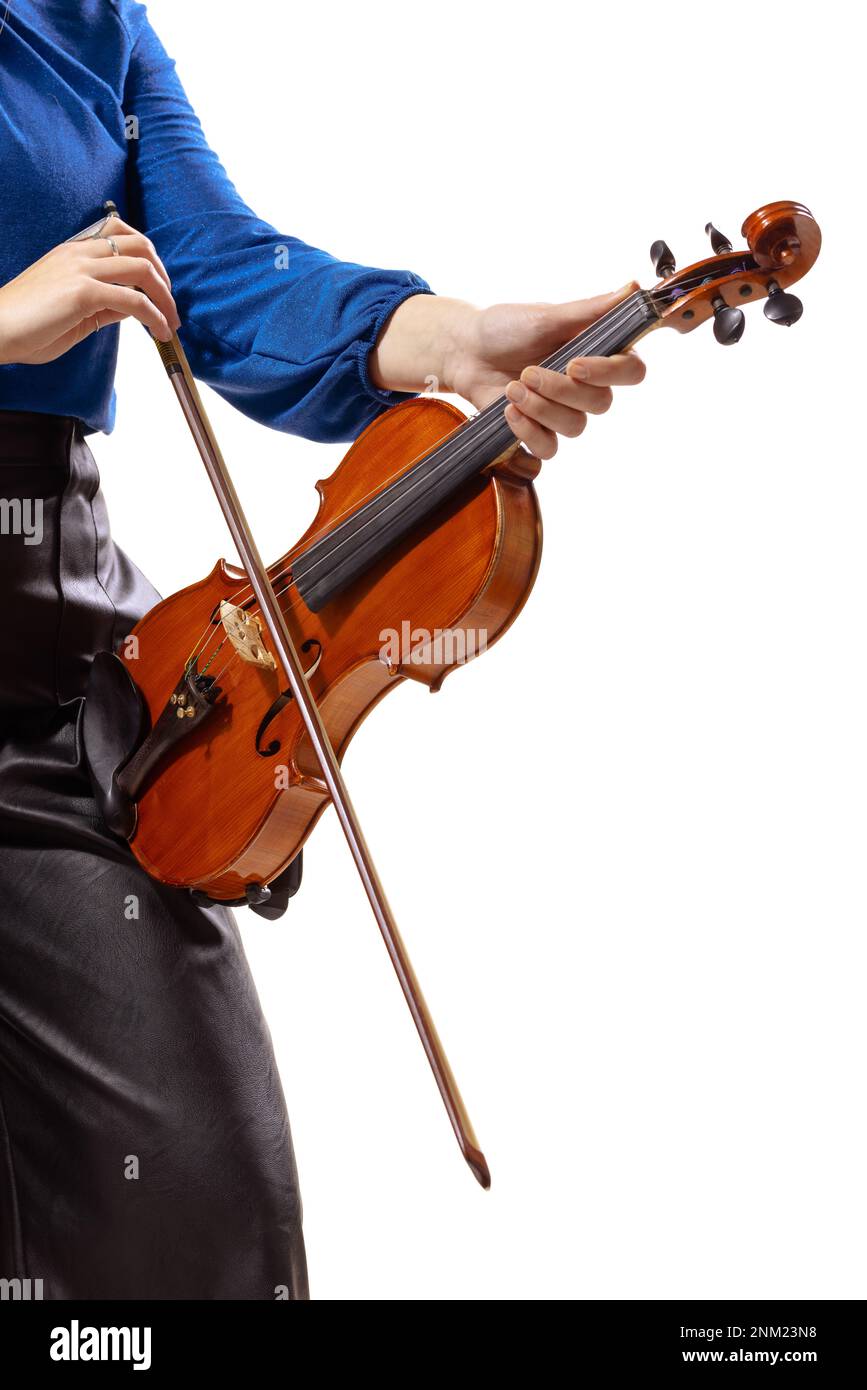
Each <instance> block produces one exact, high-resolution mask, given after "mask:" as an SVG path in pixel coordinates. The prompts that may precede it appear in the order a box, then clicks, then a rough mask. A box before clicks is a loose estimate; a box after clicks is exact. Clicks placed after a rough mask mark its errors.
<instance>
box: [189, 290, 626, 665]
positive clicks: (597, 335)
mask: <svg viewBox="0 0 867 1390" xmlns="http://www.w3.org/2000/svg"><path fill="white" fill-rule="evenodd" d="M639 293H643V292H639ZM638 307H639V300H638V297H637V295H632V296H630V298H629V300H626V301H624V304H623V305H618V306H617V308H616V309H615V310H613V311H612V312H611V314H610V315H606V316H605V317H604V318H603V319H600V320H598V322H597V323H596V324H594V325H591V328H590V329H588V330H585V332H584V333H583V334H580V335H579V337H583V338H585V339H586V342H585V344H584V349H585V350H584V355H585V356H592V348H594V347H596V346H598V345H600V344H601V343H602V342H604V340H605V338H606V337H607V336H608V335H609V334H610V333H612V332H614V331H615V329H619V328H622V327H623V326H625V324H626V323H627V322H628V320H629V319H630V318H631V317H633V316H634V314H635V311H636V309H637V308H638ZM599 330H602V331H599ZM588 335H589V336H588ZM576 341H577V339H573V340H571V342H570V343H567V344H565V345H564V347H563V348H560V349H559V350H558V351H557V352H556V353H554V354H552V355H551V357H549V358H547V359H546V362H547V363H548V364H549V367H553V363H554V362H555V360H556V359H558V358H559V359H560V360H561V361H563V362H564V363H565V362H568V361H570V360H571V358H572V357H573V356H574V355H575V354H574V351H573V350H572V349H573V344H574V343H575V342H576ZM506 403H507V399H506V398H505V397H503V396H500V397H499V398H497V400H495V401H492V402H491V403H490V404H489V405H488V406H486V407H485V409H484V411H481V412H479V414H477V415H475V416H473V417H472V419H471V421H467V422H465V423H466V424H467V425H468V424H470V423H472V424H475V423H476V422H477V421H478V419H479V418H480V416H481V415H485V416H486V419H485V422H484V427H483V428H482V429H481V430H476V431H474V432H473V437H472V439H471V441H470V445H469V448H466V447H465V448H463V449H459V450H458V451H456V452H455V454H454V455H453V456H452V457H451V458H450V460H449V462H450V463H451V464H454V463H455V461H459V460H460V459H462V458H463V457H465V456H466V455H467V454H468V453H469V452H470V450H474V449H477V448H478V447H479V446H480V445H481V444H482V443H483V442H484V440H485V439H487V438H490V436H491V435H492V434H493V433H494V431H495V430H496V428H497V427H498V426H499V425H500V423H501V421H502V411H503V407H504V405H505V404H506ZM491 426H493V428H491ZM464 428H465V425H464V424H461V425H459V426H458V427H457V429H456V430H455V431H453V434H457V433H459V432H460V431H462V430H463V429H464ZM448 439H449V436H446V439H445V440H441V441H440V442H439V444H438V445H435V446H434V449H438V448H440V447H442V446H443V444H445V443H447V442H448ZM431 452H432V451H431V450H430V449H428V450H425V451H424V452H423V453H421V454H420V455H419V456H418V458H417V459H416V460H413V462H412V463H411V464H409V465H408V466H407V465H405V466H404V467H403V468H402V469H400V470H398V471H397V472H396V473H395V474H394V475H393V477H394V478H399V477H400V476H402V475H404V474H406V473H408V472H409V471H410V469H411V468H412V467H414V466H415V464H416V463H417V462H422V461H423V460H424V458H425V457H426V456H427V455H428V454H429V453H431ZM429 477H430V474H429V473H425V474H424V475H423V477H422V479H421V480H420V481H427V480H428V479H429ZM391 481H392V479H391V478H389V479H387V480H386V482H385V484H381V485H380V487H378V488H377V489H376V490H374V491H373V492H372V493H370V494H368V496H367V497H365V498H363V499H362V501H361V502H360V503H355V504H354V505H353V506H352V507H349V508H347V509H346V510H345V512H344V513H342V514H341V515H340V516H338V517H337V518H333V519H332V520H331V521H330V522H329V523H328V524H327V525H326V526H324V527H323V528H322V530H321V532H320V533H319V536H325V535H328V534H329V533H330V532H331V531H332V530H333V529H334V528H335V526H336V525H337V524H339V522H340V520H341V519H342V518H343V517H344V516H351V515H352V514H353V513H354V512H356V511H357V510H359V509H360V507H362V506H363V505H364V503H365V502H366V501H367V500H369V499H370V498H372V497H375V496H377V495H379V493H381V491H382V490H383V489H384V488H385V487H387V486H388V484H389V483H390V482H391ZM317 538H318V536H316V535H314V536H312V537H310V538H309V543H310V544H312V543H314V541H315V540H316V539H317ZM284 559H285V557H284ZM282 564H283V561H282V560H281V561H278V562H277V564H276V565H275V566H273V568H275V569H279V568H280V567H281V565H282ZM292 587H293V581H291V580H290V581H289V582H288V583H287V584H285V585H284V586H283V588H281V589H278V590H277V591H276V592H275V597H276V598H277V599H278V600H279V599H280V598H281V597H282V596H283V595H284V594H286V593H288V592H289V591H290V590H291V588H292ZM249 594H252V589H251V587H250V586H249V584H248V585H247V586H245V587H243V588H241V589H239V590H237V591H236V593H235V594H233V595H232V596H231V597H230V598H229V599H228V600H227V602H229V603H234V604H236V605H237V603H238V602H239V601H240V600H241V599H242V598H244V597H245V595H249ZM302 606H304V605H303V600H302V599H301V598H300V596H299V597H298V598H297V599H296V600H293V601H292V602H291V603H289V604H288V605H287V607H286V608H284V609H283V610H282V611H283V613H284V616H286V617H288V616H289V614H290V613H292V612H293V611H295V610H296V609H299V608H300V607H302ZM258 612H259V607H258V604H257V605H255V606H254V607H253V608H252V609H251V610H249V616H250V617H256V616H257V615H258ZM214 626H215V622H214V619H213V618H212V619H211V620H210V621H209V623H208V625H207V626H206V628H205V630H204V632H203V634H202V636H201V637H200V639H199V641H198V643H197V644H196V645H195V647H194V648H193V650H192V652H191V653H190V656H189V657H188V661H187V665H188V666H189V665H190V664H191V663H192V662H193V661H194V659H195V658H196V656H198V655H199V653H200V652H201V650H202V648H203V647H204V646H205V645H206V643H207V639H208V636H209V635H210V632H211V630H212V628H213V627H214ZM225 640H226V639H225V637H223V639H222V641H221V642H220V643H219V645H218V646H217V648H216V650H215V651H213V652H212V654H211V656H210V657H209V659H208V662H207V664H206V666H205V667H204V668H203V671H202V672H201V673H200V674H204V672H205V671H206V670H207V669H208V666H210V665H211V663H212V662H213V660H214V658H215V656H216V655H217V653H218V652H219V650H220V649H221V647H222V646H223V645H224V643H225ZM237 655H238V652H237V650H235V649H233V653H232V655H231V656H230V657H229V660H228V661H227V662H226V663H225V665H224V666H223V667H222V668H221V670H220V672H219V673H218V674H217V676H216V677H214V682H213V683H214V684H215V685H216V684H218V683H219V681H220V679H221V678H222V677H223V676H224V675H225V673H226V671H227V670H228V668H229V667H230V666H232V665H233V663H234V658H235V657H236V656H237Z"/></svg>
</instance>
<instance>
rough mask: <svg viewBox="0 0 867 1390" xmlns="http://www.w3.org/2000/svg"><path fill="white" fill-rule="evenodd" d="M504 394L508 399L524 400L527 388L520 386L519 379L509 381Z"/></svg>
mask: <svg viewBox="0 0 867 1390" xmlns="http://www.w3.org/2000/svg"><path fill="white" fill-rule="evenodd" d="M506 395H507V396H508V397H509V400H510V401H515V402H516V403H517V402H519V401H524V400H526V399H527V388H526V386H522V385H521V383H520V381H510V382H509V384H508V386H507V387H506Z"/></svg>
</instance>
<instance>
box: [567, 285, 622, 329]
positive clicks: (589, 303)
mask: <svg viewBox="0 0 867 1390" xmlns="http://www.w3.org/2000/svg"><path fill="white" fill-rule="evenodd" d="M638 289H640V285H639V284H638V281H637V280H629V281H627V283H626V284H625V285H622V286H621V288H620V289H619V290H610V291H609V293H608V294H597V295H594V296H593V298H592V299H573V300H570V301H569V302H567V303H566V304H554V305H552V306H551V307H552V309H553V310H554V314H555V317H556V320H557V326H558V327H562V328H563V329H565V330H567V331H568V330H569V329H579V330H580V329H582V328H586V327H587V325H588V324H591V323H595V322H596V320H597V319H601V317H602V315H603V314H607V313H608V312H609V311H610V310H611V309H613V308H614V307H615V306H616V305H617V304H620V303H621V302H622V301H623V300H624V299H628V298H629V296H630V295H631V294H635V292H636V290H638Z"/></svg>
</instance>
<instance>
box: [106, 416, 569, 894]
mask: <svg viewBox="0 0 867 1390" xmlns="http://www.w3.org/2000/svg"><path fill="white" fill-rule="evenodd" d="M465 420H466V416H465V415H464V413H463V412H462V411H461V410H459V409H458V408H457V407H456V406H454V405H452V404H450V403H448V402H446V401H443V400H439V399H436V398H434V397H420V398H418V399H416V400H410V401H405V402H403V403H401V404H400V405H397V406H395V407H393V408H392V409H390V410H388V411H386V412H385V413H384V414H382V415H381V416H379V417H378V418H377V419H376V420H375V421H374V422H373V423H372V424H371V425H370V426H369V427H368V428H367V429H366V430H365V431H364V433H363V434H361V435H360V436H359V438H358V439H357V440H356V441H355V443H354V444H353V445H352V447H351V448H350V450H349V451H348V453H347V454H346V456H345V458H344V459H343V461H342V462H341V464H340V465H339V467H338V468H337V470H336V471H335V472H334V473H333V474H332V475H331V477H330V478H328V479H327V480H326V481H325V482H320V483H318V484H317V490H318V492H319V495H320V506H319V510H318V513H317V515H316V517H315V519H314V521H313V523H312V525H311V526H310V528H309V529H308V531H307V532H306V533H305V535H304V536H302V537H301V538H300V539H299V541H298V543H297V545H296V546H295V547H293V549H292V550H291V551H289V552H288V553H287V555H285V556H284V557H283V558H282V559H281V560H280V561H279V562H278V564H277V565H275V566H273V567H272V568H271V570H270V571H269V573H270V575H271V577H272V581H273V582H274V584H275V588H278V590H279V592H280V593H281V598H280V603H281V607H282V608H283V609H284V612H285V613H286V617H287V622H288V626H289V630H290V633H291V635H292V638H293V640H294V642H295V645H296V649H297V650H298V651H299V653H300V654H301V656H302V660H303V661H304V664H305V667H306V668H307V670H308V681H309V685H310V690H311V692H312V694H313V697H314V699H315V700H316V703H317V704H318V706H319V709H320V711H321V713H322V716H323V718H324V721H325V725H326V728H327V730H328V733H329V735H330V737H331V740H332V743H333V745H334V748H335V750H336V752H337V754H338V756H339V757H342V755H343V753H344V752H345V750H346V747H347V745H348V743H349V740H350V739H351V737H352V735H353V734H354V732H355V730H356V729H357V728H358V726H359V725H360V724H361V722H362V721H363V719H364V717H365V716H366V715H367V714H368V713H369V711H370V710H371V709H372V708H373V706H374V705H375V704H376V703H377V702H378V701H379V700H380V699H381V698H382V697H383V696H384V695H385V694H387V692H388V691H389V690H391V689H393V688H394V687H395V686H396V685H398V684H400V683H402V682H403V681H404V680H405V679H408V678H409V679H414V680H418V681H421V682H422V683H424V684H425V685H427V686H428V687H429V688H430V689H431V690H438V689H439V687H440V685H441V684H442V682H443V680H444V679H445V677H446V675H448V674H449V672H450V671H451V670H454V669H455V666H457V665H460V664H463V663H464V661H465V660H467V659H469V658H471V657H473V656H474V655H478V654H481V652H482V651H484V650H485V649H486V647H488V646H490V645H491V644H492V643H493V642H494V641H496V640H497V639H498V638H499V637H500V636H501V635H502V633H503V632H504V631H505V630H506V628H507V627H508V626H509V624H510V623H511V622H512V620H513V619H514V618H515V616H516V615H517V614H518V612H519V611H520V609H521V607H522V606H523V604H524V602H525V600H526V598H527V596H528V594H529V593H530V590H531V588H532V586H533V582H534V580H535V577H536V573H537V570H538V566H539V559H540V555H541V546H542V525H541V516H540V511H539V506H538V501H537V496H536V492H535V488H534V486H533V481H532V480H533V476H534V474H535V472H537V471H538V465H537V464H536V463H535V460H530V459H529V458H528V457H527V456H526V455H524V454H522V453H518V452H517V451H515V450H512V451H510V452H509V453H508V454H507V455H504V457H503V459H502V460H500V461H499V462H498V463H496V464H494V466H493V467H492V468H491V469H489V470H487V471H485V472H484V473H481V474H479V475H478V476H476V477H475V478H473V479H471V480H469V481H468V482H467V483H465V484H464V485H462V486H461V488H460V490H459V491H458V492H457V493H456V494H455V495H454V496H452V497H451V498H450V499H449V500H448V501H447V502H446V503H445V504H444V505H443V506H442V507H441V508H439V509H438V510H437V511H436V512H435V513H434V514H433V515H432V516H429V517H428V518H426V520H425V521H424V523H423V524H422V525H420V526H418V527H416V528H415V529H414V530H413V532H412V533H411V534H410V535H408V536H406V537H405V538H404V539H403V540H402V541H401V542H400V544H399V545H398V546H397V547H396V548H394V549H392V551H391V552H390V553H389V554H388V555H387V556H386V557H384V558H383V559H382V560H380V561H379V562H378V563H376V564H374V565H373V567H372V568H370V569H369V570H368V571H367V573H365V574H364V575H363V576H361V577H360V578H359V579H357V580H355V581H354V582H353V583H352V584H351V585H350V586H349V587H348V588H347V589H346V590H345V591H344V592H343V593H341V594H339V595H338V596H337V597H336V598H334V599H333V600H332V601H331V602H329V603H327V604H326V605H325V606H324V607H323V608H322V609H321V611H319V612H312V611H311V610H310V609H309V608H308V607H307V606H306V604H305V603H304V602H303V600H302V599H301V597H300V595H299V593H298V592H297V589H296V588H295V586H294V585H293V584H288V586H287V583H285V582H281V583H280V584H279V585H278V582H277V577H278V576H282V575H283V573H284V572H285V571H290V570H291V564H292V558H293V555H296V554H298V553H299V552H300V551H301V550H302V549H303V548H304V546H305V544H307V543H308V542H309V540H310V538H311V537H312V536H314V535H320V534H322V533H323V532H324V531H327V530H328V529H329V528H330V527H332V526H333V525H334V524H335V523H336V522H337V521H338V520H339V519H340V518H341V517H344V516H346V515H347V514H348V513H350V512H351V511H352V510H353V508H355V507H357V506H359V505H360V504H361V503H362V502H363V501H364V500H365V499H368V498H370V497H371V496H372V495H375V494H376V493H377V492H378V491H379V490H380V489H381V488H382V487H383V486H384V485H385V483H386V482H387V481H388V482H391V481H393V480H394V479H395V478H396V477H398V476H399V475H400V474H401V473H402V472H403V471H404V470H407V469H409V468H410V467H411V466H412V464H413V463H414V462H415V461H417V460H418V458H419V457H420V456H422V455H424V454H425V453H427V452H428V451H429V450H430V449H431V448H432V447H433V446H435V445H437V444H438V443H439V442H440V441H441V440H442V439H443V438H445V437H446V436H448V435H450V434H451V433H452V432H453V431H454V430H455V429H456V427H457V426H459V425H461V424H463V423H464V422H465ZM244 583H245V575H244V573H243V572H242V571H240V570H238V569H235V568H234V567H233V566H231V565H229V564H227V563H226V562H225V561H219V562H218V563H217V565H216V566H215V568H214V569H213V570H212V572H211V573H210V574H209V575H208V576H207V578H205V579H203V580H202V581H201V582H200V583H198V584H194V585H192V586H191V587H189V588H187V589H183V590H181V591H180V592H179V593H176V594H174V595H173V596H172V597H171V598H168V599H166V600H164V601H163V602H162V603H159V604H157V606H156V607H155V608H153V609H152V610H151V611H150V612H149V613H148V614H147V615H146V616H145V617H144V618H143V619H142V620H141V622H140V623H138V624H137V626H136V627H135V628H134V629H133V632H132V634H131V637H132V638H134V639H135V641H130V640H129V639H127V641H126V642H125V643H124V648H123V651H122V652H121V654H120V655H121V658H122V660H123V661H124V662H125V664H126V666H127V669H128V672H129V674H130V676H131V677H132V679H133V680H134V682H135V684H136V685H137V687H138V689H139V691H140V693H141V695H142V696H143V699H144V702H145V704H146V706H147V711H148V714H149V716H150V721H151V725H152V726H154V725H155V724H156V722H157V721H158V719H159V718H160V715H161V714H162V713H163V711H164V709H165V707H166V702H167V699H168V698H169V695H170V692H172V691H173V690H174V689H175V687H176V686H177V682H178V675H179V672H181V671H182V670H183V669H184V665H185V663H186V662H187V660H188V657H189V653H190V645H191V642H194V641H195V640H196V639H197V638H198V636H199V634H200V633H201V631H202V629H203V628H208V627H210V628H211V629H212V632H209V633H208V640H207V642H206V643H205V645H204V646H203V649H202V650H203V656H206V657H208V658H209V659H210V657H211V654H212V652H213V651H215V650H216V649H217V647H218V644H219V643H220V641H221V639H223V638H224V637H225V632H224V630H223V627H222V624H221V623H220V620H219V617H218V616H217V614H218V610H219V605H220V603H221V601H223V600H225V601H227V602H229V603H233V602H234V603H237V602H238V598H237V595H238V594H239V591H243V590H244ZM246 592H249V590H247V591H246ZM264 641H265V643H266V644H267V636H266V637H265V638H264ZM227 647H228V643H224V645H223V646H222V649H221V650H220V653H219V655H218V656H217V657H216V658H215V659H214V660H213V666H212V670H215V671H221V674H219V676H218V680H219V686H220V689H221V692H222V693H221V698H220V699H219V700H218V701H217V702H216V704H215V707H214V711H213V714H212V715H211V716H210V717H209V718H208V720H207V721H206V722H205V723H203V724H202V725H201V727H196V728H194V729H193V730H192V731H191V732H190V733H189V734H187V735H186V736H185V737H184V738H183V739H182V740H181V741H180V742H178V743H177V744H176V745H175V746H174V747H173V748H172V749H171V751H170V752H169V753H168V754H167V756H166V757H165V758H164V759H163V760H162V761H161V763H160V765H159V767H158V769H157V770H156V771H155V773H154V775H153V776H152V777H150V778H149V779H148V780H146V781H145V784H144V786H143V789H142V790H141V791H140V793H139V795H138V798H137V809H138V816H137V823H136V827H135V831H134V834H133V835H132V837H131V840H130V845H131V848H132V850H133V853H134V854H135V856H136V858H137V859H138V860H139V862H140V863H141V864H142V865H143V867H144V868H145V869H146V870H147V871H148V873H150V874H151V875H152V876H153V877H155V878H157V879H159V880H161V881H162V882H164V883H169V884H173V885H177V886H182V887H194V888H197V889H199V890H202V891H204V892H206V893H207V894H208V895H209V896H210V897H212V898H214V899H218V900H220V901H231V900H233V899H237V898H240V897H243V895H244V891H245V888H247V886H248V885H253V884H268V883H269V882H271V881H273V880H274V878H276V877H277V875H279V874H280V873H281V872H282V871H283V869H285V868H286V867H287V866H288V864H289V863H290V862H291V861H292V859H293V858H294V857H295V855H296V854H297V853H298V850H299V849H300V848H301V846H302V845H303V844H304V841H305V840H306V838H307V836H308V835H309V834H310V832H311V830H312V829H313V827H314V825H315V823H316V821H317V819H318V817H319V815H320V814H321V812H322V811H323V810H324V809H325V807H326V805H327V804H328V802H329V794H328V790H327V788H326V785H325V783H324V781H323V780H322V775H321V771H320V769H319V767H318V764H317V761H316V758H315V756H314V754H313V750H312V747H311V745H310V742H309V739H308V737H307V735H306V733H305V731H304V726H303V723H302V720H301V717H300V715H299V712H298V708H297V705H296V703H295V701H294V700H292V699H287V700H286V701H285V703H283V705H282V708H281V707H278V708H276V711H275V702H276V704H277V705H278V706H279V701H280V696H281V694H282V692H283V688H284V686H285V682H284V680H283V677H282V675H281V673H280V669H279V667H272V668H271V669H268V668H266V667H263V666H262V665H257V664H252V663H250V662H248V661H244V660H242V659H241V658H240V657H239V656H238V655H237V654H232V649H231V647H228V651H227ZM308 663H309V664H308ZM200 669H202V668H201V666H200ZM269 712H271V714H270V717H268V716H269Z"/></svg>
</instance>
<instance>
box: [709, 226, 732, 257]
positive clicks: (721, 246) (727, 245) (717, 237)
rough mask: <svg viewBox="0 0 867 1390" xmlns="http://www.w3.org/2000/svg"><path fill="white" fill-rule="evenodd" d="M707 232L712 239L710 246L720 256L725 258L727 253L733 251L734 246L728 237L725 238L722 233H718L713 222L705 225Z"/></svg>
mask: <svg viewBox="0 0 867 1390" xmlns="http://www.w3.org/2000/svg"><path fill="white" fill-rule="evenodd" d="M705 231H706V232H707V234H708V236H709V237H710V244H711V246H712V247H713V249H714V251H715V253H716V254H717V255H718V256H723V255H725V253H726V251H731V249H732V244H731V242H730V241H729V239H728V237H727V236H723V234H722V232H720V231H718V230H717V228H716V227H715V226H714V225H713V223H712V222H708V223H707V224H706V225H705Z"/></svg>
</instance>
